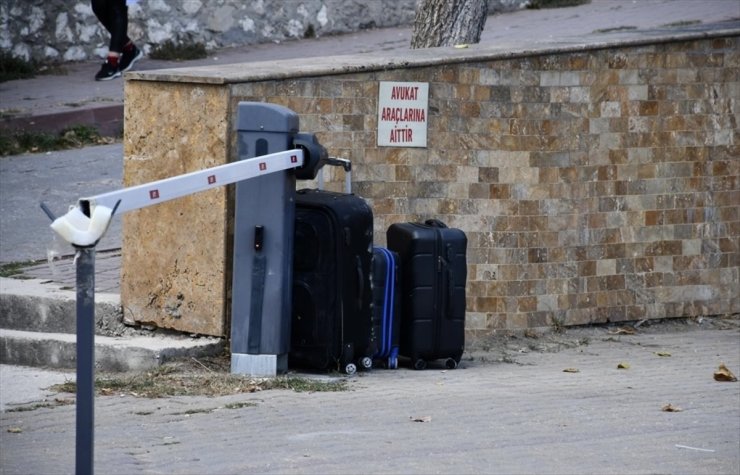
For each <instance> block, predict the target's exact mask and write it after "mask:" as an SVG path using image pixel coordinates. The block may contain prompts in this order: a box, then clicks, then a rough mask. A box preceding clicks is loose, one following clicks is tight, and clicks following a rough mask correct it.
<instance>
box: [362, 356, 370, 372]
mask: <svg viewBox="0 0 740 475" xmlns="http://www.w3.org/2000/svg"><path fill="white" fill-rule="evenodd" d="M359 363H360V368H362V369H364V370H366V371H369V370H371V369H372V367H373V359H372V358H370V357H369V356H365V357H363V358H360V361H359Z"/></svg>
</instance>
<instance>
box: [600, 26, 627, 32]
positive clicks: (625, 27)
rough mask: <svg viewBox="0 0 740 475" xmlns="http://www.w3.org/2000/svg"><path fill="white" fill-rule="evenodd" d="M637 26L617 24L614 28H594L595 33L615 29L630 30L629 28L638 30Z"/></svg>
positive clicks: (613, 30)
mask: <svg viewBox="0 0 740 475" xmlns="http://www.w3.org/2000/svg"><path fill="white" fill-rule="evenodd" d="M636 29H637V27H636V26H616V27H614V28H599V29H598V30H594V31H593V32H594V33H613V32H615V31H629V30H636Z"/></svg>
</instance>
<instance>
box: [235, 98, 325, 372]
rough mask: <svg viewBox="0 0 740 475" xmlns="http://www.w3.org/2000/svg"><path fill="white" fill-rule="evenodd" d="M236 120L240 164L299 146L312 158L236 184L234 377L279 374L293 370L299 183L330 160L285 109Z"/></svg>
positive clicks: (245, 107)
mask: <svg viewBox="0 0 740 475" xmlns="http://www.w3.org/2000/svg"><path fill="white" fill-rule="evenodd" d="M236 122H237V153H238V156H239V160H247V159H250V158H254V157H259V156H262V155H267V154H270V153H275V152H281V151H284V150H289V149H293V148H301V149H303V150H304V155H306V156H308V157H310V159H306V158H305V157H304V160H306V162H307V163H306V165H304V166H303V167H301V168H299V169H297V170H295V172H294V171H293V170H285V171H281V172H278V173H270V174H267V175H263V176H258V177H256V178H254V179H252V180H249V181H243V182H240V183H237V185H236V210H235V215H234V267H233V269H234V274H233V285H232V292H231V302H232V304H231V372H232V373H239V374H248V375H251V376H257V377H260V376H275V375H276V374H278V373H283V372H285V371H287V369H288V351H289V350H290V318H291V289H292V286H293V272H292V266H293V223H294V221H295V188H296V178H299V179H312V178H314V177H315V176H316V173H317V171H318V169H319V168H320V167H321V166H322V165H323V164H324V162H325V161H326V159H327V155H326V150H325V149H324V148H323V147H322V146H321V145H319V143H318V141H317V140H316V138H315V136H314V135H312V134H301V133H298V115H297V114H296V113H295V112H293V111H292V110H290V109H287V108H285V107H282V106H277V105H274V104H262V103H251V102H245V103H241V104H239V110H238V113H237V121H236ZM308 162H310V163H308Z"/></svg>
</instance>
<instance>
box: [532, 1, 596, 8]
mask: <svg viewBox="0 0 740 475" xmlns="http://www.w3.org/2000/svg"><path fill="white" fill-rule="evenodd" d="M587 3H591V0H530V1H529V5H527V8H529V9H532V10H539V9H540V8H563V7H577V6H578V5H585V4H587Z"/></svg>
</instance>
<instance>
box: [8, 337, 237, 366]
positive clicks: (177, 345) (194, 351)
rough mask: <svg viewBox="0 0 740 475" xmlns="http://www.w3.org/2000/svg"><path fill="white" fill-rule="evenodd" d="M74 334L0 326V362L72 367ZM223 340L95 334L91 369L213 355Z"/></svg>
mask: <svg viewBox="0 0 740 475" xmlns="http://www.w3.org/2000/svg"><path fill="white" fill-rule="evenodd" d="M76 341H77V336H76V335H71V334H68V333H44V332H29V331H20V330H5V329H0V361H1V362H2V364H10V365H22V366H34V367H49V368H60V369H74V368H75V367H76V361H77V358H76V348H77V343H76ZM224 345H225V340H223V339H220V338H211V337H198V338H190V337H184V336H183V337H174V336H158V335H155V336H151V337H144V336H138V337H120V338H117V337H109V336H96V337H95V368H96V370H99V371H141V370H146V369H151V368H154V367H157V366H159V365H161V364H163V363H165V362H167V361H170V360H172V359H174V358H180V357H189V356H193V357H201V356H213V355H217V354H219V353H220V352H222V351H223V349H224Z"/></svg>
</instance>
